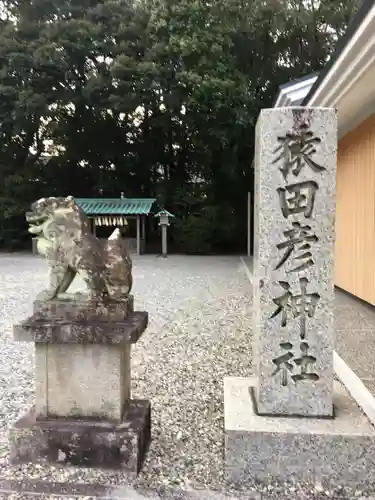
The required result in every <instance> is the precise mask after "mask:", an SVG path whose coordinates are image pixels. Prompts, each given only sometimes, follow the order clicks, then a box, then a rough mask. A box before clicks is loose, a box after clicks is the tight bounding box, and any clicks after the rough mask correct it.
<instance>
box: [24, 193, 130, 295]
mask: <svg viewBox="0 0 375 500" xmlns="http://www.w3.org/2000/svg"><path fill="white" fill-rule="evenodd" d="M26 220H27V222H28V223H29V226H30V227H29V232H30V233H31V234H34V235H36V236H37V249H38V253H39V254H40V255H43V256H44V257H46V258H47V260H48V263H49V267H50V286H49V288H48V289H47V290H45V291H44V292H42V294H41V296H39V297H38V298H39V299H42V300H52V299H55V298H57V297H58V296H59V295H60V294H62V293H64V292H66V291H67V289H68V288H69V286H70V284H71V283H72V281H73V279H74V277H75V276H76V274H78V275H79V276H81V277H82V279H83V280H84V281H85V283H86V285H87V287H88V290H89V293H90V298H91V299H104V298H106V297H107V298H112V299H115V300H121V299H124V298H127V297H128V296H129V293H130V290H131V287H132V261H131V258H130V255H129V253H128V251H127V249H126V248H125V245H124V244H123V242H122V239H121V234H120V231H119V230H118V229H117V230H116V231H114V233H113V234H112V235H111V236H110V238H109V239H108V240H107V242H105V243H103V242H102V241H100V240H99V239H98V238H96V236H94V235H93V234H92V233H91V230H90V221H89V219H88V218H87V217H86V215H85V214H84V212H83V211H82V210H81V209H80V208H79V206H78V205H77V204H76V203H75V201H74V198H73V197H72V196H68V197H67V198H52V197H51V198H42V199H40V200H38V201H36V202H35V203H33V204H32V205H31V211H30V212H27V214H26Z"/></svg>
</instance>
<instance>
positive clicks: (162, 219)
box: [155, 210, 174, 257]
mask: <svg viewBox="0 0 375 500" xmlns="http://www.w3.org/2000/svg"><path fill="white" fill-rule="evenodd" d="M155 217H158V219H159V226H160V227H161V254H162V256H163V257H167V255H168V251H167V246H168V244H167V228H168V226H169V225H170V223H169V219H170V218H171V217H173V218H174V215H173V214H171V213H170V212H168V210H160V212H158V213H157V214H155Z"/></svg>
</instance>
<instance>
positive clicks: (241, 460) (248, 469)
mask: <svg viewBox="0 0 375 500" xmlns="http://www.w3.org/2000/svg"><path fill="white" fill-rule="evenodd" d="M256 384H257V381H256V379H255V378H235V377H227V378H225V379H224V413H225V423H224V425H225V466H226V475H227V479H228V481H229V482H230V483H232V484H234V485H242V486H244V485H246V482H247V481H250V480H251V481H254V480H260V481H266V482H267V481H270V480H272V481H299V482H303V481H306V482H311V483H316V482H324V483H327V484H333V485H339V484H341V485H346V486H354V487H356V486H357V485H359V484H360V485H361V487H362V488H363V487H365V486H366V485H372V486H373V485H374V484H375V429H374V427H373V426H372V425H371V424H370V423H369V421H368V419H367V418H366V416H365V415H364V414H363V413H362V411H361V410H360V409H359V408H358V406H357V405H356V403H355V401H354V400H353V399H352V398H351V396H350V395H349V394H348V393H347V391H346V390H345V388H344V387H343V386H342V385H341V384H340V383H339V382H336V381H335V384H334V398H333V399H334V405H335V418H334V419H321V418H294V417H265V416H259V415H256V414H255V412H254V408H253V405H252V401H251V398H250V395H249V389H250V388H251V387H255V386H256Z"/></svg>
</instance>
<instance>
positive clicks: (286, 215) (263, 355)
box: [254, 108, 337, 417]
mask: <svg viewBox="0 0 375 500" xmlns="http://www.w3.org/2000/svg"><path fill="white" fill-rule="evenodd" d="M336 127H337V118H336V111H335V110H334V109H331V108H275V109H264V110H262V112H261V114H260V117H259V120H258V123H257V129H256V155H255V240H254V241H255V245H254V276H255V277H257V278H258V283H257V284H255V290H254V304H255V307H256V310H257V314H256V315H255V318H256V324H255V325H254V327H255V332H254V333H255V335H254V339H255V340H254V341H255V346H254V347H255V348H254V352H255V353H256V358H255V360H254V362H255V369H256V375H257V379H258V385H257V387H256V389H255V394H254V398H255V402H256V406H257V411H258V412H259V413H260V414H271V415H301V416H311V417H330V416H332V413H333V406H332V390H333V349H334V325H333V299H334V283H333V255H334V226H335V184H336V182H335V180H336V144H337V133H336Z"/></svg>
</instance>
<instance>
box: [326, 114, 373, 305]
mask: <svg viewBox="0 0 375 500" xmlns="http://www.w3.org/2000/svg"><path fill="white" fill-rule="evenodd" d="M336 179H337V201H336V247H335V283H336V285H337V286H339V287H340V288H342V289H344V290H346V291H348V292H350V293H352V294H353V295H355V296H357V297H359V298H361V299H363V300H365V301H367V302H369V303H370V304H373V305H375V115H372V116H371V117H370V118H369V119H367V120H366V121H364V122H363V123H362V124H361V125H359V126H358V127H357V128H356V129H355V130H353V131H350V132H349V133H348V134H346V135H345V136H344V137H343V138H342V139H341V140H340V141H339V148H338V162H337V175H336Z"/></svg>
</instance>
